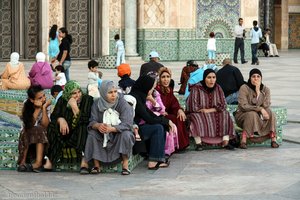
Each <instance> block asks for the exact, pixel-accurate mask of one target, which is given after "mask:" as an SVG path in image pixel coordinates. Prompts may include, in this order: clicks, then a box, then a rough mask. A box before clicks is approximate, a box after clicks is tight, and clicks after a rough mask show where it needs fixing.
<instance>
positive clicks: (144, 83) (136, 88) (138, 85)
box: [131, 75, 155, 103]
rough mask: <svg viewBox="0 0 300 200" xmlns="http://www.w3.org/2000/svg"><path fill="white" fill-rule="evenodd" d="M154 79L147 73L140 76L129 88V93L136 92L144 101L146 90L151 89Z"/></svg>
mask: <svg viewBox="0 0 300 200" xmlns="http://www.w3.org/2000/svg"><path fill="white" fill-rule="evenodd" d="M154 82H155V79H154V78H152V77H151V76H149V75H143V76H140V77H139V78H138V79H137V80H136V81H135V84H134V85H133V86H132V88H131V93H138V94H139V96H140V97H141V98H142V101H143V102H145V103H146V98H147V95H148V92H149V91H150V90H151V89H152V87H153V84H154Z"/></svg>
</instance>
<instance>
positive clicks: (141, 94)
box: [129, 75, 175, 170]
mask: <svg viewBox="0 0 300 200" xmlns="http://www.w3.org/2000/svg"><path fill="white" fill-rule="evenodd" d="M155 87H156V80H155V79H154V78H152V77H151V76H149V75H142V76H140V77H139V78H138V79H137V80H136V82H135V84H134V85H133V87H132V89H131V92H130V93H129V94H130V95H132V96H133V97H135V98H136V102H137V104H136V108H135V116H134V122H135V123H136V124H138V125H139V134H140V136H141V138H142V140H143V141H149V152H148V153H149V162H148V169H151V170H156V169H158V168H162V167H168V166H169V162H168V161H166V159H165V150H164V149H165V141H166V130H169V129H170V130H171V131H174V127H175V124H174V123H173V122H172V121H171V120H169V119H167V118H165V117H164V116H157V115H155V114H154V113H153V112H152V111H150V110H149V109H148V108H147V106H146V98H147V96H148V94H152V92H153V89H154V88H155ZM142 120H143V121H144V123H143V124H142V125H141V124H140V122H141V121H142Z"/></svg>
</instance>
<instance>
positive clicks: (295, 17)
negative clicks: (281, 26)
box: [289, 14, 300, 49]
mask: <svg viewBox="0 0 300 200" xmlns="http://www.w3.org/2000/svg"><path fill="white" fill-rule="evenodd" d="M299 32H300V14H290V15H289V49H296V48H300V35H299Z"/></svg>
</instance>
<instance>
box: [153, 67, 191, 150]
mask: <svg viewBox="0 0 300 200" xmlns="http://www.w3.org/2000/svg"><path fill="white" fill-rule="evenodd" d="M158 75H159V80H158V85H157V86H156V90H157V91H158V92H159V93H160V98H161V100H162V102H163V104H164V106H165V107H166V109H165V111H166V114H167V115H166V118H168V119H169V120H172V122H173V123H174V124H175V125H176V127H177V131H178V142H179V149H178V150H183V149H185V148H186V147H187V146H188V145H189V135H188V132H187V130H186V127H185V120H186V115H185V113H184V110H183V108H181V107H180V105H179V102H178V100H177V98H176V97H175V96H174V93H173V90H172V88H171V87H170V81H171V71H170V70H169V69H168V68H166V67H162V68H160V70H159V72H158Z"/></svg>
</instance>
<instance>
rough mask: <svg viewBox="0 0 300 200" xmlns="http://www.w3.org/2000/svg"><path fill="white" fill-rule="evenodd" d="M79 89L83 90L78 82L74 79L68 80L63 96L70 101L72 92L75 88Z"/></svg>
mask: <svg viewBox="0 0 300 200" xmlns="http://www.w3.org/2000/svg"><path fill="white" fill-rule="evenodd" d="M78 89H79V90H80V91H81V92H82V90H81V87H80V85H79V83H78V82H76V81H72V80H70V81H68V82H67V83H66V85H65V89H64V92H63V94H62V98H63V99H64V100H66V101H69V99H70V98H71V95H72V93H73V92H74V91H75V90H78Z"/></svg>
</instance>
